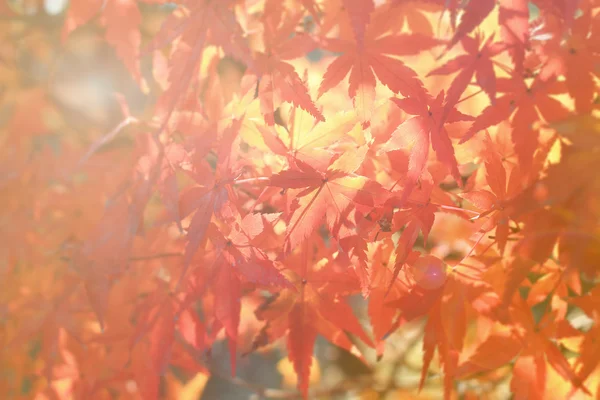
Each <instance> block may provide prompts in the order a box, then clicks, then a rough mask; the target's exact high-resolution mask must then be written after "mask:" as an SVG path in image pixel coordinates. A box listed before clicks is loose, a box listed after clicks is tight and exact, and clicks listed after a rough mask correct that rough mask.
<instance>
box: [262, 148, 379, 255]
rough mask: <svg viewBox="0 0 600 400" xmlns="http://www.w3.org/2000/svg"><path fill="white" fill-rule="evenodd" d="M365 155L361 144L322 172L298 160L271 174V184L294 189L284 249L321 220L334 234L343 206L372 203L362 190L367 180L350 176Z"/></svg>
mask: <svg viewBox="0 0 600 400" xmlns="http://www.w3.org/2000/svg"><path fill="white" fill-rule="evenodd" d="M365 154H366V147H364V146H363V147H362V148H360V149H358V151H357V152H355V153H344V154H342V155H341V156H340V157H339V158H337V159H336V160H335V161H333V162H332V163H331V164H330V165H329V167H328V168H327V170H326V171H325V172H320V171H317V170H315V169H314V168H312V167H311V166H309V165H308V164H306V163H304V162H302V161H299V160H298V161H297V162H296V165H297V169H289V170H285V171H282V172H280V173H278V174H276V175H273V176H272V177H271V181H270V183H271V185H273V186H277V187H281V188H284V189H295V191H294V193H295V201H294V204H293V213H292V216H291V218H290V220H289V222H288V229H287V234H286V244H285V251H290V250H291V249H293V248H295V247H297V246H298V245H299V244H301V243H302V242H303V241H304V240H306V239H307V238H308V237H309V236H310V234H312V233H313V231H314V230H315V229H316V228H317V227H318V226H319V224H320V223H321V222H322V221H323V219H325V221H326V225H327V227H328V229H329V230H330V231H331V232H332V233H334V234H335V232H336V231H337V229H339V227H340V224H341V223H342V220H341V218H342V216H343V212H344V211H345V210H346V208H347V207H353V206H354V207H360V208H362V209H366V210H368V209H369V208H370V207H372V206H373V198H372V196H371V194H370V193H369V192H366V191H364V190H362V188H363V187H364V186H365V184H366V183H367V182H368V180H367V179H366V178H365V177H362V176H359V175H353V173H354V172H355V171H356V170H357V169H358V168H359V167H360V165H361V164H362V162H363V160H364V157H365ZM298 189H301V190H298Z"/></svg>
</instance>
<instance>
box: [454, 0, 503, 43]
mask: <svg viewBox="0 0 600 400" xmlns="http://www.w3.org/2000/svg"><path fill="white" fill-rule="evenodd" d="M495 7H496V2H495V1H494V0H480V1H475V2H469V4H468V6H467V7H466V8H465V10H464V12H463V15H462V17H461V19H460V23H459V25H458V27H457V28H456V32H454V36H452V39H451V40H450V42H449V43H448V48H450V47H452V46H454V45H455V44H456V43H458V42H459V41H460V40H461V39H462V38H464V37H465V36H466V35H467V34H469V33H470V32H471V31H472V30H473V29H475V28H476V27H477V26H479V24H481V23H482V22H483V20H484V19H485V17H487V16H488V15H489V14H490V13H491V12H492V10H493V9H494V8H495Z"/></svg>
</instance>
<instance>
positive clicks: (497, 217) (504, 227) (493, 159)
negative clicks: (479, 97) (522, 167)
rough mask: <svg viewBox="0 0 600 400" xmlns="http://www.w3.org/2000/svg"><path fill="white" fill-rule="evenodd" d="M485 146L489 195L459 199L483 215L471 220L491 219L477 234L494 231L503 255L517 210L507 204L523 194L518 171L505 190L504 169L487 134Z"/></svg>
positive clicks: (476, 192)
mask: <svg viewBox="0 0 600 400" xmlns="http://www.w3.org/2000/svg"><path fill="white" fill-rule="evenodd" d="M484 145H485V149H484V152H483V157H484V160H485V161H484V164H485V170H486V181H487V183H488V185H489V186H490V189H491V190H492V191H491V192H489V191H488V190H485V189H481V190H474V191H471V192H467V193H462V194H461V195H460V196H461V197H462V198H464V199H466V200H467V201H469V202H471V203H472V204H473V205H475V207H477V208H478V209H480V210H482V211H483V212H482V213H481V214H479V215H478V216H476V217H474V218H472V220H477V219H480V218H483V217H486V216H488V215H489V216H490V218H489V219H488V220H487V221H486V222H485V223H484V225H483V226H482V227H481V228H480V231H481V232H483V233H484V234H485V233H486V232H489V231H490V230H492V229H494V228H496V242H497V243H498V249H499V250H500V254H503V253H504V249H505V247H506V242H507V240H508V234H509V222H510V220H511V218H514V217H515V216H516V210H515V208H514V207H510V204H511V202H512V201H513V200H514V199H515V198H516V196H517V195H518V194H520V193H521V191H522V188H521V185H520V182H521V178H522V177H521V175H520V173H519V171H518V169H517V168H515V169H513V170H512V173H511V175H510V180H509V182H508V188H507V177H506V175H507V173H506V169H505V168H504V165H503V164H502V159H501V158H500V154H499V153H498V152H497V151H496V148H495V146H494V143H493V142H492V139H491V138H490V136H489V134H487V133H486V135H485V138H484Z"/></svg>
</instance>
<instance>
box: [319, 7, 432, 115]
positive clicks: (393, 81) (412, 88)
mask: <svg viewBox="0 0 600 400" xmlns="http://www.w3.org/2000/svg"><path fill="white" fill-rule="evenodd" d="M379 18H381V17H379ZM440 43H441V42H440V41H439V40H437V39H434V38H431V37H427V36H424V35H418V34H394V35H391V34H386V32H385V31H383V32H381V31H380V30H379V28H378V23H377V19H375V20H373V21H372V22H371V23H370V24H369V26H368V28H367V30H366V32H365V35H364V41H361V42H357V41H356V40H354V41H348V40H344V39H327V40H326V41H325V42H324V47H325V48H326V49H327V50H330V51H334V52H338V53H342V55H340V56H339V57H338V58H336V59H335V60H334V61H333V62H332V63H331V64H329V66H328V67H327V71H325V74H324V75H323V81H322V82H321V85H320V86H319V97H321V96H322V95H323V94H324V93H325V92H327V91H329V90H331V89H332V88H334V87H335V86H337V85H338V84H339V83H340V82H341V81H342V80H343V79H344V78H345V77H346V75H347V74H348V73H350V78H349V82H350V86H349V88H348V95H349V96H350V97H351V98H352V99H353V101H354V104H355V107H356V108H358V111H359V115H360V117H361V118H362V120H363V122H368V120H369V119H370V118H369V115H370V113H371V109H372V107H373V101H374V97H375V86H376V80H375V76H377V78H378V79H379V81H380V82H381V83H383V84H384V85H386V86H387V87H388V88H390V90H392V91H393V92H394V93H400V94H402V95H403V96H406V97H411V98H414V99H415V100H417V101H423V102H424V101H427V99H428V97H429V95H428V94H427V92H426V91H425V89H424V88H423V83H422V82H421V81H420V79H419V78H418V76H417V74H416V72H415V71H413V70H412V69H411V68H410V67H408V66H406V65H405V64H404V63H403V62H402V61H400V60H398V59H397V58H395V56H405V55H413V54H418V53H419V52H421V51H424V50H427V49H430V48H432V47H435V46H437V45H439V44H440Z"/></svg>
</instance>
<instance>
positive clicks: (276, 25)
mask: <svg viewBox="0 0 600 400" xmlns="http://www.w3.org/2000/svg"><path fill="white" fill-rule="evenodd" d="M275 4H276V3H267V5H265V17H264V19H265V22H264V27H265V30H264V33H263V40H264V42H265V50H264V52H259V53H257V54H256V56H255V57H256V63H255V64H254V69H255V70H256V74H257V76H258V83H257V87H258V88H257V91H258V97H259V100H260V105H261V111H262V113H263V115H264V117H265V122H266V123H267V124H268V125H273V124H274V123H275V119H274V113H275V110H276V109H277V108H278V107H279V106H280V104H281V103H282V102H284V101H285V102H290V103H292V104H294V105H295V106H296V107H301V108H303V109H304V110H306V111H308V112H309V113H310V114H311V115H313V116H314V117H315V118H316V119H318V120H321V121H324V120H325V118H324V117H323V114H321V112H320V111H319V110H318V109H317V107H316V106H315V104H314V103H313V101H312V99H311V98H310V95H309V94H308V89H307V88H306V84H305V82H303V81H302V80H301V79H300V77H299V76H298V74H297V73H296V70H295V69H294V67H293V66H292V65H291V64H289V63H286V62H285V61H287V60H292V59H294V58H298V57H303V56H305V55H306V54H307V53H309V52H310V51H311V50H313V49H314V47H315V45H316V43H315V42H314V40H313V39H312V38H311V37H310V36H309V35H306V34H302V33H299V32H295V29H296V25H297V24H298V23H299V21H300V19H301V18H302V16H303V13H299V12H297V13H295V14H294V15H291V16H288V15H286V17H287V18H283V16H284V14H283V9H282V8H281V7H276V6H275ZM290 36H291V38H290Z"/></svg>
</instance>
